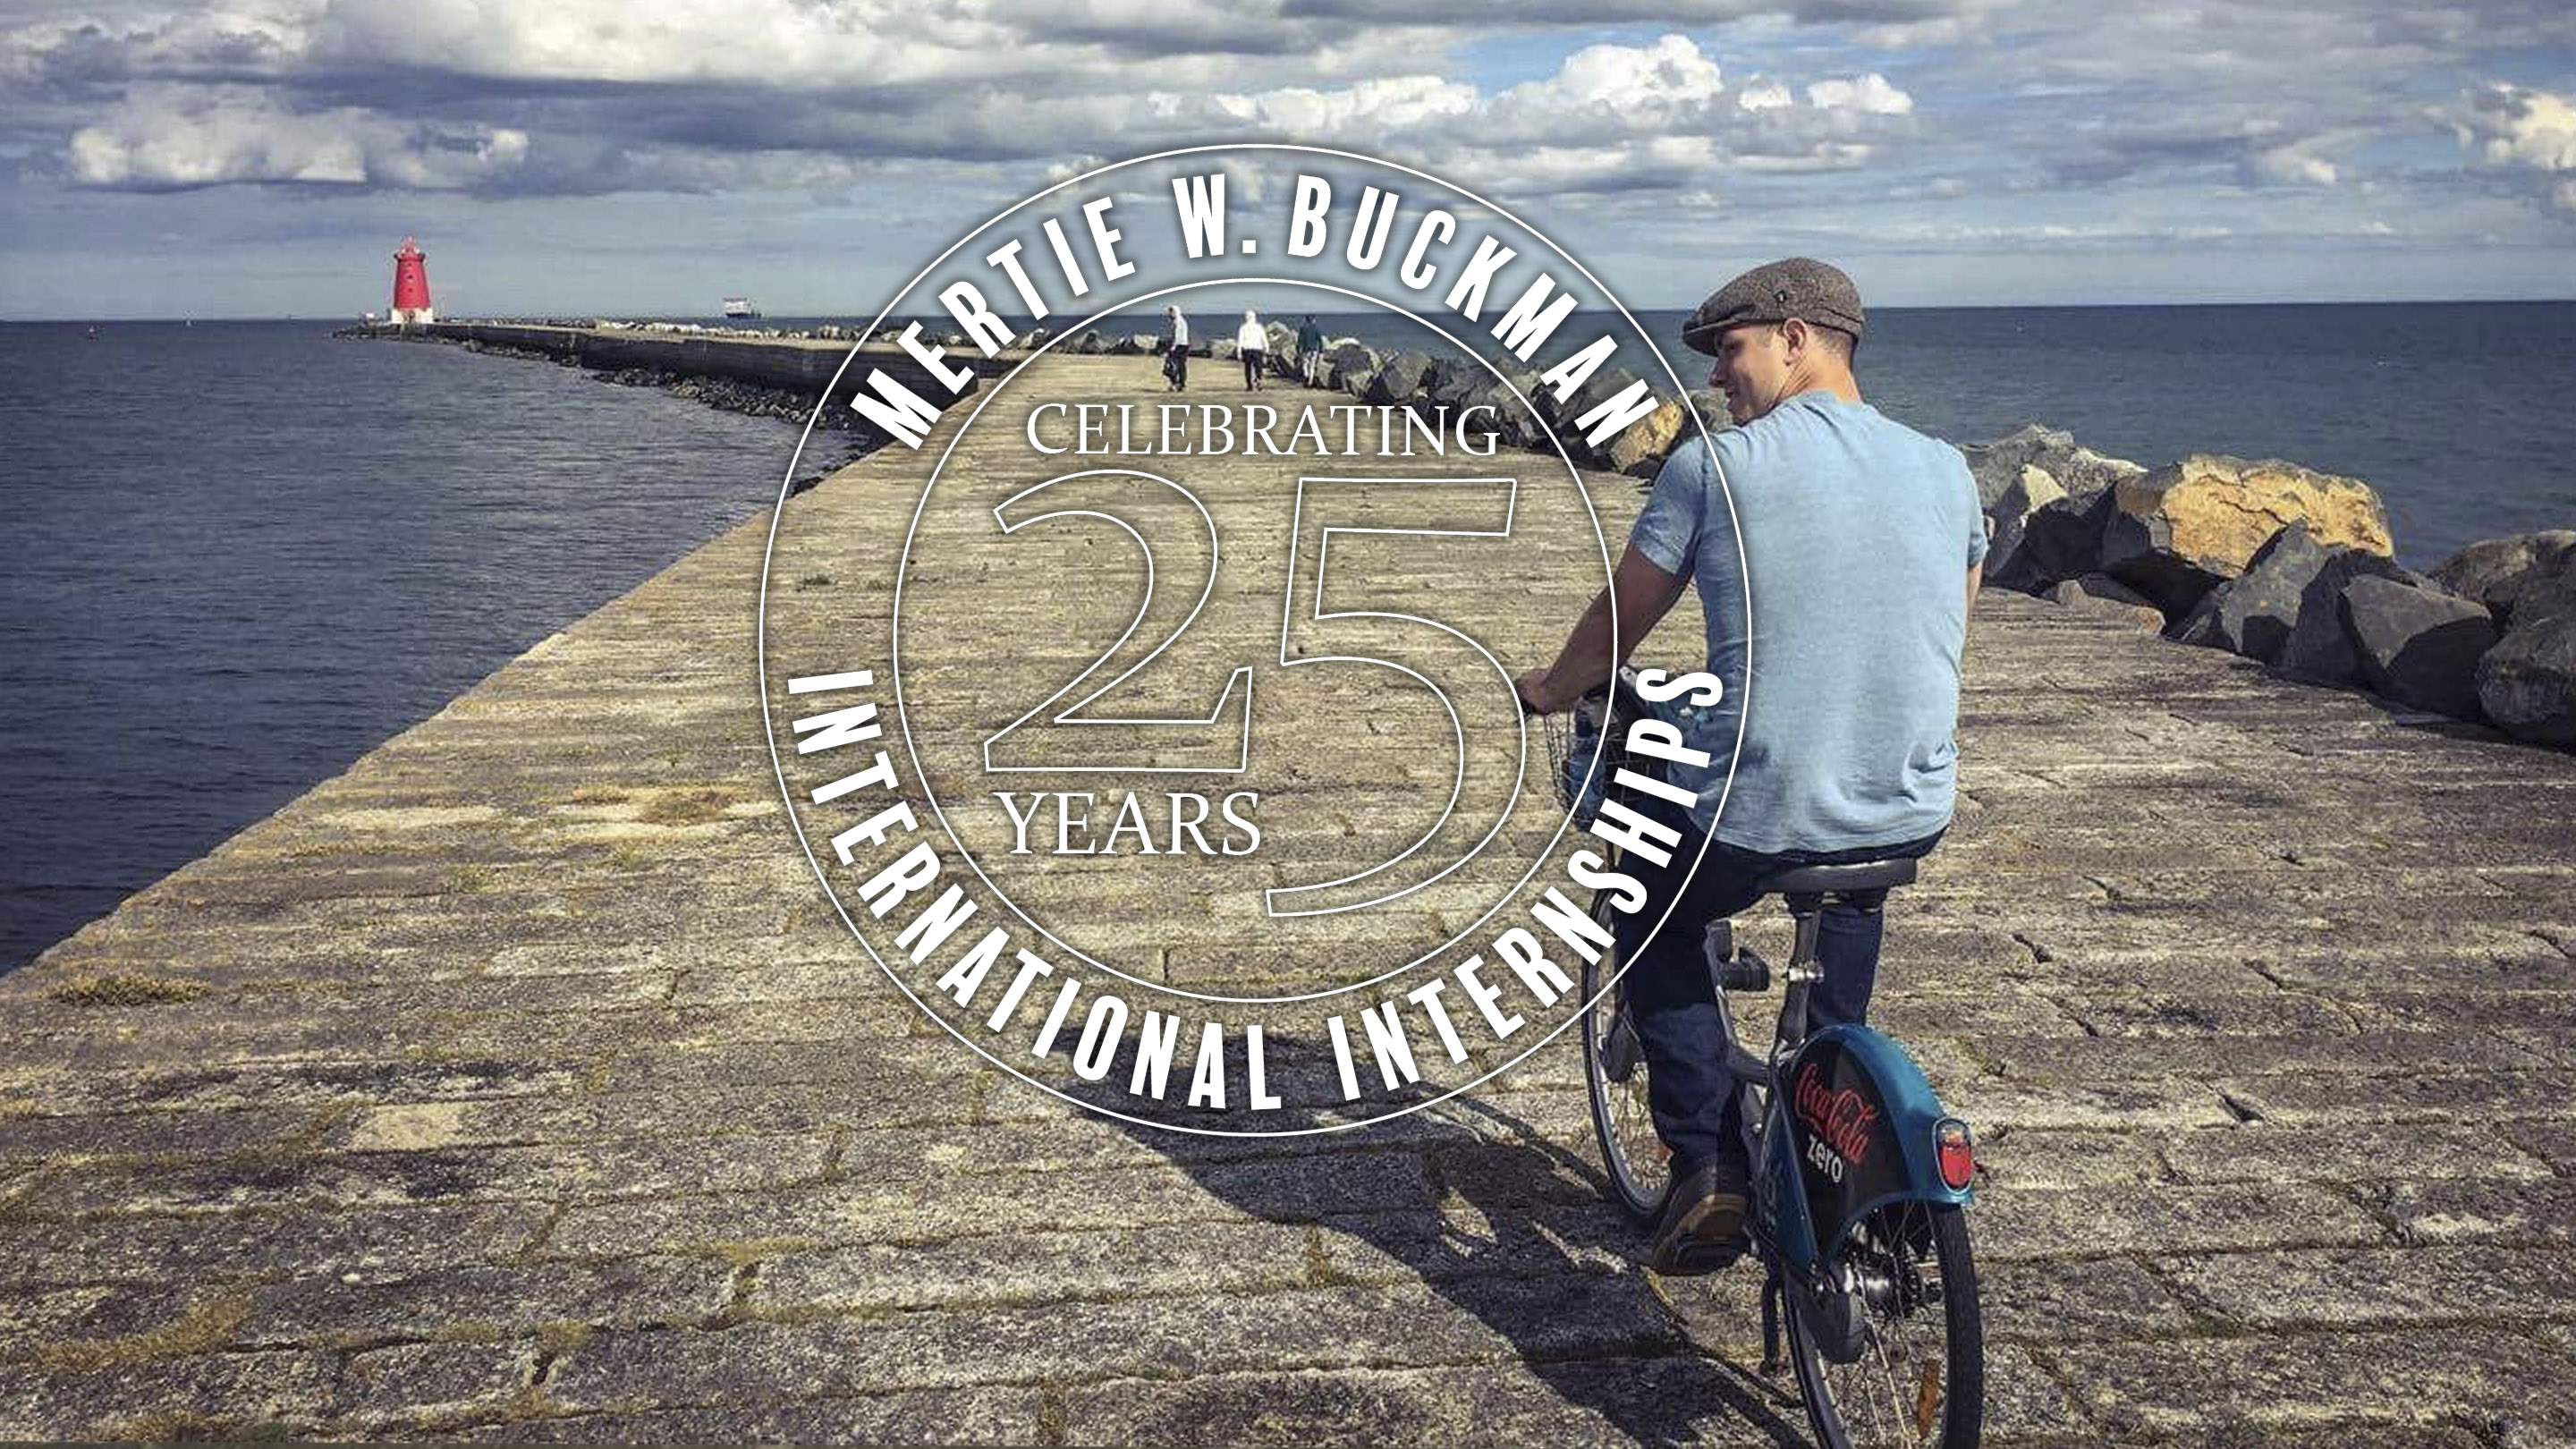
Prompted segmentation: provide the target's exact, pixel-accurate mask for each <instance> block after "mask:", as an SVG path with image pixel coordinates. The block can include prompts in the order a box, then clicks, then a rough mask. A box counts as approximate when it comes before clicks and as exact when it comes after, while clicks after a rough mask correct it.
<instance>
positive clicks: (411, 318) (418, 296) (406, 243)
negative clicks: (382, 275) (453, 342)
mask: <svg viewBox="0 0 2576 1449" xmlns="http://www.w3.org/2000/svg"><path fill="white" fill-rule="evenodd" d="M393 320H394V321H395V323H397V324H401V323H405V322H435V321H437V320H438V315H437V314H436V313H434V312H432V311H431V310H430V309H429V256H428V254H427V253H425V252H423V251H422V250H421V249H420V248H419V247H418V246H417V245H415V244H414V243H413V242H412V239H411V238H410V237H404V238H403V244H402V250H401V251H398V252H396V253H394V317H393Z"/></svg>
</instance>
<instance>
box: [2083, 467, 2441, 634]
mask: <svg viewBox="0 0 2576 1449" xmlns="http://www.w3.org/2000/svg"><path fill="white" fill-rule="evenodd" d="M2061 481H2062V480H2061ZM2293 522H2304V523H2306V524H2307V526H2308V529H2309V531H2310V532H2312V533H2314V534H2315V535H2316V536H2317V538H2318V540H2319V541H2320V542H2324V543H2341V544H2348V545H2350V546H2352V547H2353V548H2356V549H2361V550H2365V551H2367V552H2370V553H2374V554H2380V555H2383V556H2385V555H2389V554H2393V553H2394V552H2396V548H2395V545H2394V544H2393V543H2392V542H2391V540H2390V538H2389V533H2388V511H2387V510H2386V509H2385V508H2383V507H2381V506H2380V502H2379V495H2378V494H2376V493H2374V492H2372V491H2371V489H2370V485H2369V484H2367V483H2364V482H2362V481H2361V480H2359V479H2357V478H2341V477H2337V476H2335V475H2333V474H2331V473H2319V472H2316V471H2315V470H2313V469H2309V468H2302V467H2300V466H2299V465H2298V464H2296V463H2285V462H2282V461H2280V460H2279V459H2265V460H2263V461H2261V462H2252V463H2249V462H2247V461H2245V460H2244V459H2241V458H2227V457H2220V456H2218V455H2215V454H2209V453H2195V454H2193V455H2191V456H2190V457H2187V458H2184V459H2183V460H2182V461H2180V462H2178V463H2175V464H2172V465H2171V466H2169V467H2164V468H2159V469H2157V470H2156V471H2154V472H2153V473H2149V474H2146V475H2144V476H2142V477H2137V478H2128V479H2123V480H2121V481H2120V482H2119V483H2117V484H2115V485H2113V487H2112V489H2111V493H2110V508H2109V511H2108V512H2107V513H2105V515H2104V516H2103V521H2102V570H2103V572H2105V573H2107V574H2110V575H2111V576H2112V577H2113V578H2116V579H2118V580H2120V581H2121V582H2122V583H2125V584H2127V585H2129V586H2130V587H2131V588H2134V589H2136V590H2137V591H2138V592H2139V593H2142V594H2144V595H2146V596H2147V597H2148V598H2150V599H2153V600H2154V601H2155V602H2156V605H2157V607H2159V608H2162V609H2163V610H2164V611H2165V612H2166V613H2168V614H2180V613H2182V612H2184V611H2186V610H2188V609H2190V608H2191V607H2192V606H2193V605H2194V604H2197V603H2199V602H2200V598H2201V596H2202V595H2203V594H2206V593H2208V592H2209V591H2210V590H2211V589H2213V588H2216V587H2217V586H2218V585H2219V584H2221V583H2223V582H2225V581H2226V580H2228V579H2232V578H2234V577H2236V576H2237V575H2238V574H2241V573H2243V572H2244V571H2245V566H2246V564H2247V563H2249V562H2250V561H2251V560H2252V559H2253V557H2254V553H2255V551H2256V550H2257V549H2259V548H2261V547H2262V546H2263V544H2264V542H2265V541H2266V540H2267V539H2269V538H2271V537H2272V535H2273V534H2275V533H2277V532H2279V531H2280V530H2281V528H2282V527H2283V526H2285V525H2287V524H2290V523H2293Z"/></svg>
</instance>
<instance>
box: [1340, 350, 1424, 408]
mask: <svg viewBox="0 0 2576 1449" xmlns="http://www.w3.org/2000/svg"><path fill="white" fill-rule="evenodd" d="M1437 365H1438V363H1437V361H1436V359H1434V358H1433V357H1432V356H1431V354H1430V353H1427V352H1423V351H1421V350H1419V349H1417V348H1411V347H1408V348H1406V349H1404V350H1403V351H1402V352H1399V353H1397V354H1395V355H1394V356H1393V357H1390V358H1388V359H1387V360H1386V361H1385V362H1383V363H1381V364H1379V366H1378V369H1377V372H1376V373H1375V374H1374V375H1373V376H1371V377H1370V378H1369V381H1368V386H1367V387H1366V388H1364V389H1362V390H1361V392H1360V394H1359V398H1360V401H1362V402H1365V403H1380V404H1384V405H1387V406H1390V407H1399V408H1400V407H1410V406H1412V405H1413V400H1414V399H1415V398H1416V397H1419V396H1421V394H1422V384H1423V380H1424V379H1426V378H1428V377H1429V376H1430V375H1431V370H1432V368H1434V367H1435V366H1437Z"/></svg>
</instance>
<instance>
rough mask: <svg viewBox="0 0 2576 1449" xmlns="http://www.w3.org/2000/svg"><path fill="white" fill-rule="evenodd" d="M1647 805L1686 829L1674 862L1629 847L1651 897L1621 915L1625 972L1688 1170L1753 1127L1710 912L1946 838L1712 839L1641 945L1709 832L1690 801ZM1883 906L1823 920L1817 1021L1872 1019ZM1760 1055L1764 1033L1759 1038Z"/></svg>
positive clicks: (1651, 1104) (1655, 1080)
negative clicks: (1758, 847)
mask: <svg viewBox="0 0 2576 1449" xmlns="http://www.w3.org/2000/svg"><path fill="white" fill-rule="evenodd" d="M1636 804H1637V808H1638V810H1639V811H1640V812H1641V813H1643V814H1647V815H1651V816H1653V817H1655V818H1656V819H1658V820H1660V821H1662V822H1663V823H1664V824H1666V825H1671V826H1674V827H1677V828H1678V829H1680V830H1681V832H1682V843H1681V845H1680V847H1679V848H1678V849H1676V850H1675V851H1674V852H1673V858H1672V862H1671V864H1669V865H1662V866H1658V865H1656V864H1654V863H1653V862H1652V861H1649V860H1647V859H1646V858H1645V857H1643V856H1641V855H1635V854H1631V855H1629V856H1627V857H1626V858H1625V860H1624V862H1623V863H1622V865H1621V866H1620V868H1621V869H1622V870H1625V871H1626V872H1628V873H1629V874H1630V875H1633V876H1635V877H1636V878H1637V879H1638V880H1639V881H1641V882H1642V883H1644V885H1645V887H1646V896H1647V900H1646V905H1645V907H1644V909H1642V910H1639V911H1636V912H1635V913H1633V914H1629V915H1623V916H1621V917H1620V918H1619V927H1618V934H1619V959H1621V960H1622V961H1625V962H1627V963H1629V964H1628V974H1627V975H1626V976H1625V977H1624V978H1622V980H1623V983H1624V988H1625V990H1626V992H1627V996H1628V1007H1629V1013H1630V1016H1631V1019H1632V1020H1634V1022H1635V1023H1636V1027H1637V1036H1638V1041H1639V1044H1640V1045H1642V1046H1643V1047H1644V1048H1645V1050H1646V1066H1647V1070H1648V1076H1647V1082H1646V1105H1647V1107H1648V1109H1649V1110H1650V1111H1651V1112H1652V1113H1653V1115H1654V1119H1655V1131H1656V1132H1657V1134H1659V1135H1660V1136H1661V1137H1662V1138H1663V1139H1664V1145H1665V1146H1666V1147H1669V1148H1671V1149H1672V1153H1673V1176H1674V1177H1675V1178H1681V1177H1684V1176H1687V1175H1689V1174H1690V1173H1692V1172H1695V1171H1697V1170H1698V1169H1700V1168H1702V1167H1705V1166H1707V1165H1708V1164H1709V1163H1711V1162H1716V1161H1720V1160H1725V1161H1732V1162H1735V1163H1738V1164H1741V1163H1742V1162H1743V1160H1744V1135H1743V1130H1742V1128H1741V1127H1740V1126H1739V1125H1738V1124H1737V1121H1736V1113H1735V1092H1734V1086H1735V1082H1734V1077H1733V1075H1732V1074H1731V1073H1729V1072H1728V1071H1727V1069H1726V1043H1725V1039H1724V1037H1723V1036H1722V1035H1721V1034H1720V1033H1719V1031H1718V1024H1717V1020H1718V1018H1717V985H1716V983H1715V982H1714V981H1712V980H1710V979H1709V971H1708V958H1707V957H1706V956H1705V955H1703V954H1702V951H1701V944H1700V943H1701V938H1702V935H1703V934H1704V932H1705V931H1706V929H1707V925H1708V923H1709V922H1710V921H1714V920H1719V919H1722V918H1724V917H1728V916H1732V915H1735V914H1736V913H1737V912H1739V911H1742V910H1744V909H1745V908H1746V907H1748V906H1750V905H1752V904H1753V903H1754V902H1755V901H1757V900H1759V899H1761V897H1760V895H1759V894H1757V892H1756V887H1758V886H1759V885H1760V883H1761V882H1762V880H1763V879H1764V878H1765V877H1767V876H1772V875H1776V874H1778V873H1779V872H1781V871H1784V870H1788V869H1790V868H1792V867H1795V866H1802V865H1846V864H1849V863H1851V862H1854V861H1862V860H1887V859H1890V858H1893V857H1896V856H1923V855H1927V854H1929V853H1931V850H1932V847H1934V846H1936V845H1938V844H1940V843H1941V832H1940V831H1938V830H1936V831H1934V832H1932V833H1931V834H1930V835H1927V836H1924V837H1923V838H1922V839H1920V840H1909V841H1906V842H1904V843H1902V844H1898V845H1872V846H1864V847H1862V848H1861V849H1858V850H1787V851H1781V852H1779V853H1778V854H1775V855H1764V854H1760V853H1757V852H1754V851H1749V850H1738V849H1736V848H1735V847H1733V846H1730V845H1726V844H1724V843H1722V842H1718V841H1711V842H1709V846H1708V854H1707V855H1706V856H1705V857H1704V858H1702V859H1701V860H1700V866H1699V874H1698V875H1696V876H1694V877H1692V878H1691V882H1690V887H1689V890H1688V892H1687V894H1685V895H1684V896H1683V898H1682V902H1681V905H1680V907H1679V908H1678V909H1676V910H1675V911H1674V912H1673V914H1672V919H1670V920H1669V921H1666V922H1665V923H1664V928H1663V929H1662V930H1660V931H1657V932H1656V933H1655V937H1654V940H1652V941H1651V942H1648V943H1646V944H1644V945H1643V946H1640V945H1639V943H1638V938H1640V937H1642V936H1644V935H1645V933H1646V930H1647V928H1648V927H1650V926H1652V925H1653V924H1654V923H1655V920H1656V918H1657V917H1658V916H1660V915H1662V914H1663V908H1664V904H1665V903H1666V902H1668V901H1670V900H1672V899H1673V896H1674V893H1675V892H1676V891H1677V890H1680V889H1681V881H1682V874H1683V872H1684V871H1686V870H1688V869H1689V868H1690V863H1691V860H1692V858H1693V856H1694V855H1696V854H1697V853H1698V850H1699V844H1700V839H1701V832H1700V830H1699V828H1698V827H1697V826H1694V825H1693V824H1691V822H1690V818H1689V816H1688V815H1687V814H1686V813H1685V812H1684V811H1683V810H1682V809H1681V807H1680V806H1677V805H1672V804H1668V803H1666V802H1664V801H1661V800H1655V799H1652V798H1649V799H1646V800H1642V801H1638V802H1636ZM1884 924H1885V922H1884V918H1883V917H1882V916H1881V915H1880V913H1879V912H1877V911H1862V910H1855V909H1853V908H1852V907H1850V906H1847V905H1842V904H1838V903H1836V904H1828V905H1827V906H1826V907H1825V911H1824V915H1823V918H1822V919H1821V920H1819V921H1818V922H1817V926H1816V936H1817V938H1816V956H1817V959H1818V962H1819V964H1821V965H1822V966H1823V968H1824V974H1825V979H1824V980H1823V981H1821V982H1819V983H1817V985H1816V986H1815V988H1814V989H1812V990H1811V991H1810V992H1809V993H1808V997H1807V1011H1808V1023H1809V1029H1810V1030H1813V1029H1815V1028H1819V1027H1825V1026H1831V1025H1834V1024H1836V1023H1839V1022H1856V1021H1862V1020H1866V1019H1867V1018H1868V1015H1869V993H1870V988H1871V987H1872V986H1874V985H1875V984H1877V981H1878V947H1879V939H1880V934H1881V930H1882V928H1883V926H1884ZM1751 1050H1752V1051H1753V1053H1754V1054H1755V1055H1756V1056H1759V1055H1761V1054H1762V1050H1763V1049H1762V1044H1761V1043H1758V1042H1757V1043H1753V1044H1751Z"/></svg>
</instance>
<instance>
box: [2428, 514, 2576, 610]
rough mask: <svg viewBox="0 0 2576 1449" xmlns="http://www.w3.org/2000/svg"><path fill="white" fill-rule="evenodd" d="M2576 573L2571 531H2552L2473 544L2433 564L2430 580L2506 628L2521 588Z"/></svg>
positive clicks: (2575, 537)
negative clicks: (2485, 610) (2481, 607)
mask: <svg viewBox="0 0 2576 1449" xmlns="http://www.w3.org/2000/svg"><path fill="white" fill-rule="evenodd" d="M2571 568H2576V529H2566V528H2553V529H2550V530H2547V531H2545V532H2542V533H2518V534H2515V535H2513V536H2512V537H2510V538H2490V539H2488V540H2486V541H2485V542H2483V543H2473V544H2470V545H2469V546H2468V547H2467V548H2464V549H2461V550H2460V551H2459V552H2458V553H2455V554H2453V555H2451V556H2450V557H2449V558H2446V559H2444V560H2442V561H2441V562H2440V563H2437V564H2435V565H2433V569H2432V572H2431V574H2430V575H2429V577H2430V578H2431V579H2432V580H2433V582H2435V583H2437V584H2439V585H2441V586H2442V587H2443V588H2444V589H2447V590H2449V591H2450V592H2452V593H2454V594H2458V595H2459V596H2460V597H2462V598H2464V599H2475V600H2476V601H2478V602H2479V603H2481V604H2484V605H2486V607H2487V608H2488V610H2489V611H2491V612H2492V613H2493V614H2494V615H2495V616H2496V619H2497V621H2498V622H2501V623H2510V622H2511V621H2512V619H2513V611H2514V604H2515V602H2516V600H2517V599H2519V597H2520V596H2521V594H2522V591H2523V588H2524V587H2525V586H2526V585H2528V584H2530V583H2533V582H2535V581H2538V580H2543V579H2549V578H2553V577H2556V576H2557V575H2559V574H2560V573H2563V572H2565V571H2567V570H2568V569H2571Z"/></svg>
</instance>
